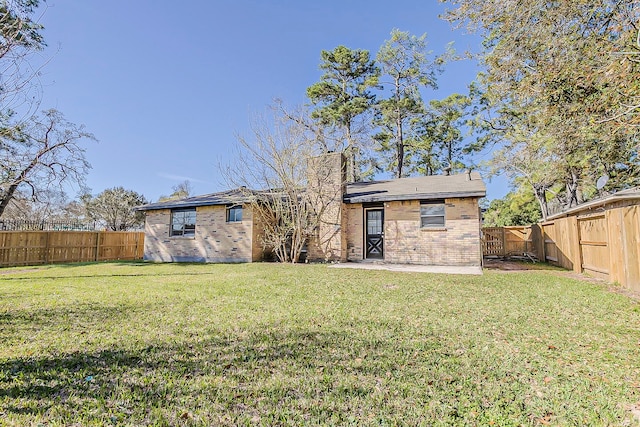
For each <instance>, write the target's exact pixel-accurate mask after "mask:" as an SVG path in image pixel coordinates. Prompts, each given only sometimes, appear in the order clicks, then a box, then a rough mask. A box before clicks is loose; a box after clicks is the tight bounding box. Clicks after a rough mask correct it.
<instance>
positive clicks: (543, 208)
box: [533, 184, 549, 221]
mask: <svg viewBox="0 0 640 427" xmlns="http://www.w3.org/2000/svg"><path fill="white" fill-rule="evenodd" d="M533 193H534V194H535V196H536V200H537V201H538V204H539V205H540V213H541V214H542V220H543V221H546V220H547V217H548V216H549V205H548V204H547V187H546V186H545V185H541V184H537V185H536V184H534V185H533Z"/></svg>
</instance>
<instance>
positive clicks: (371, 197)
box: [343, 191, 487, 204]
mask: <svg viewBox="0 0 640 427" xmlns="http://www.w3.org/2000/svg"><path fill="white" fill-rule="evenodd" d="M486 194H487V193H486V191H465V192H449V193H413V194H399V195H386V194H379V195H377V194H368V195H366V196H354V197H349V196H345V197H344V199H343V200H344V202H345V203H348V204H354V203H373V202H394V201H406V200H433V199H452V198H463V197H485V196H486Z"/></svg>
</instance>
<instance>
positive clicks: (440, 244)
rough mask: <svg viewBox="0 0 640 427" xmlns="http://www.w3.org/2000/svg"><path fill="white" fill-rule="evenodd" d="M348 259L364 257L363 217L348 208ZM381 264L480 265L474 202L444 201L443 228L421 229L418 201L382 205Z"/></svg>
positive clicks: (356, 209)
mask: <svg viewBox="0 0 640 427" xmlns="http://www.w3.org/2000/svg"><path fill="white" fill-rule="evenodd" d="M345 211H346V214H347V215H346V216H347V226H346V230H347V254H348V255H347V256H348V259H349V260H350V261H361V260H362V259H363V257H364V231H363V230H364V223H363V222H364V213H363V207H362V205H361V204H354V205H347V206H346V209H345ZM384 233H385V234H384V261H385V262H389V263H406V264H423V265H461V266H463V265H464V266H475V265H481V262H482V261H481V260H482V253H481V245H480V212H479V209H478V199H477V198H452V199H446V200H445V226H444V227H443V228H437V229H429V228H424V229H423V228H420V201H419V200H409V201H395V202H385V204H384Z"/></svg>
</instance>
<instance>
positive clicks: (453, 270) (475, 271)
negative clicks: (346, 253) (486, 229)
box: [331, 262, 482, 275]
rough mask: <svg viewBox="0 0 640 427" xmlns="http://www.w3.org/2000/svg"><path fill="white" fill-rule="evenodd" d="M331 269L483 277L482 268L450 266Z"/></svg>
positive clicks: (363, 264)
mask: <svg viewBox="0 0 640 427" xmlns="http://www.w3.org/2000/svg"><path fill="white" fill-rule="evenodd" d="M331 268H359V269H362V270H389V271H401V272H407V273H440V274H472V275H482V267H478V266H475V267H467V266H448V265H416V264H386V263H378V262H376V263H372V262H345V263H338V264H333V265H332V266H331Z"/></svg>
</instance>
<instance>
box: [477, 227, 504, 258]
mask: <svg viewBox="0 0 640 427" xmlns="http://www.w3.org/2000/svg"><path fill="white" fill-rule="evenodd" d="M504 234H505V233H504V227H485V228H483V229H482V254H483V255H484V256H505V251H504V240H505V239H504Z"/></svg>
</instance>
